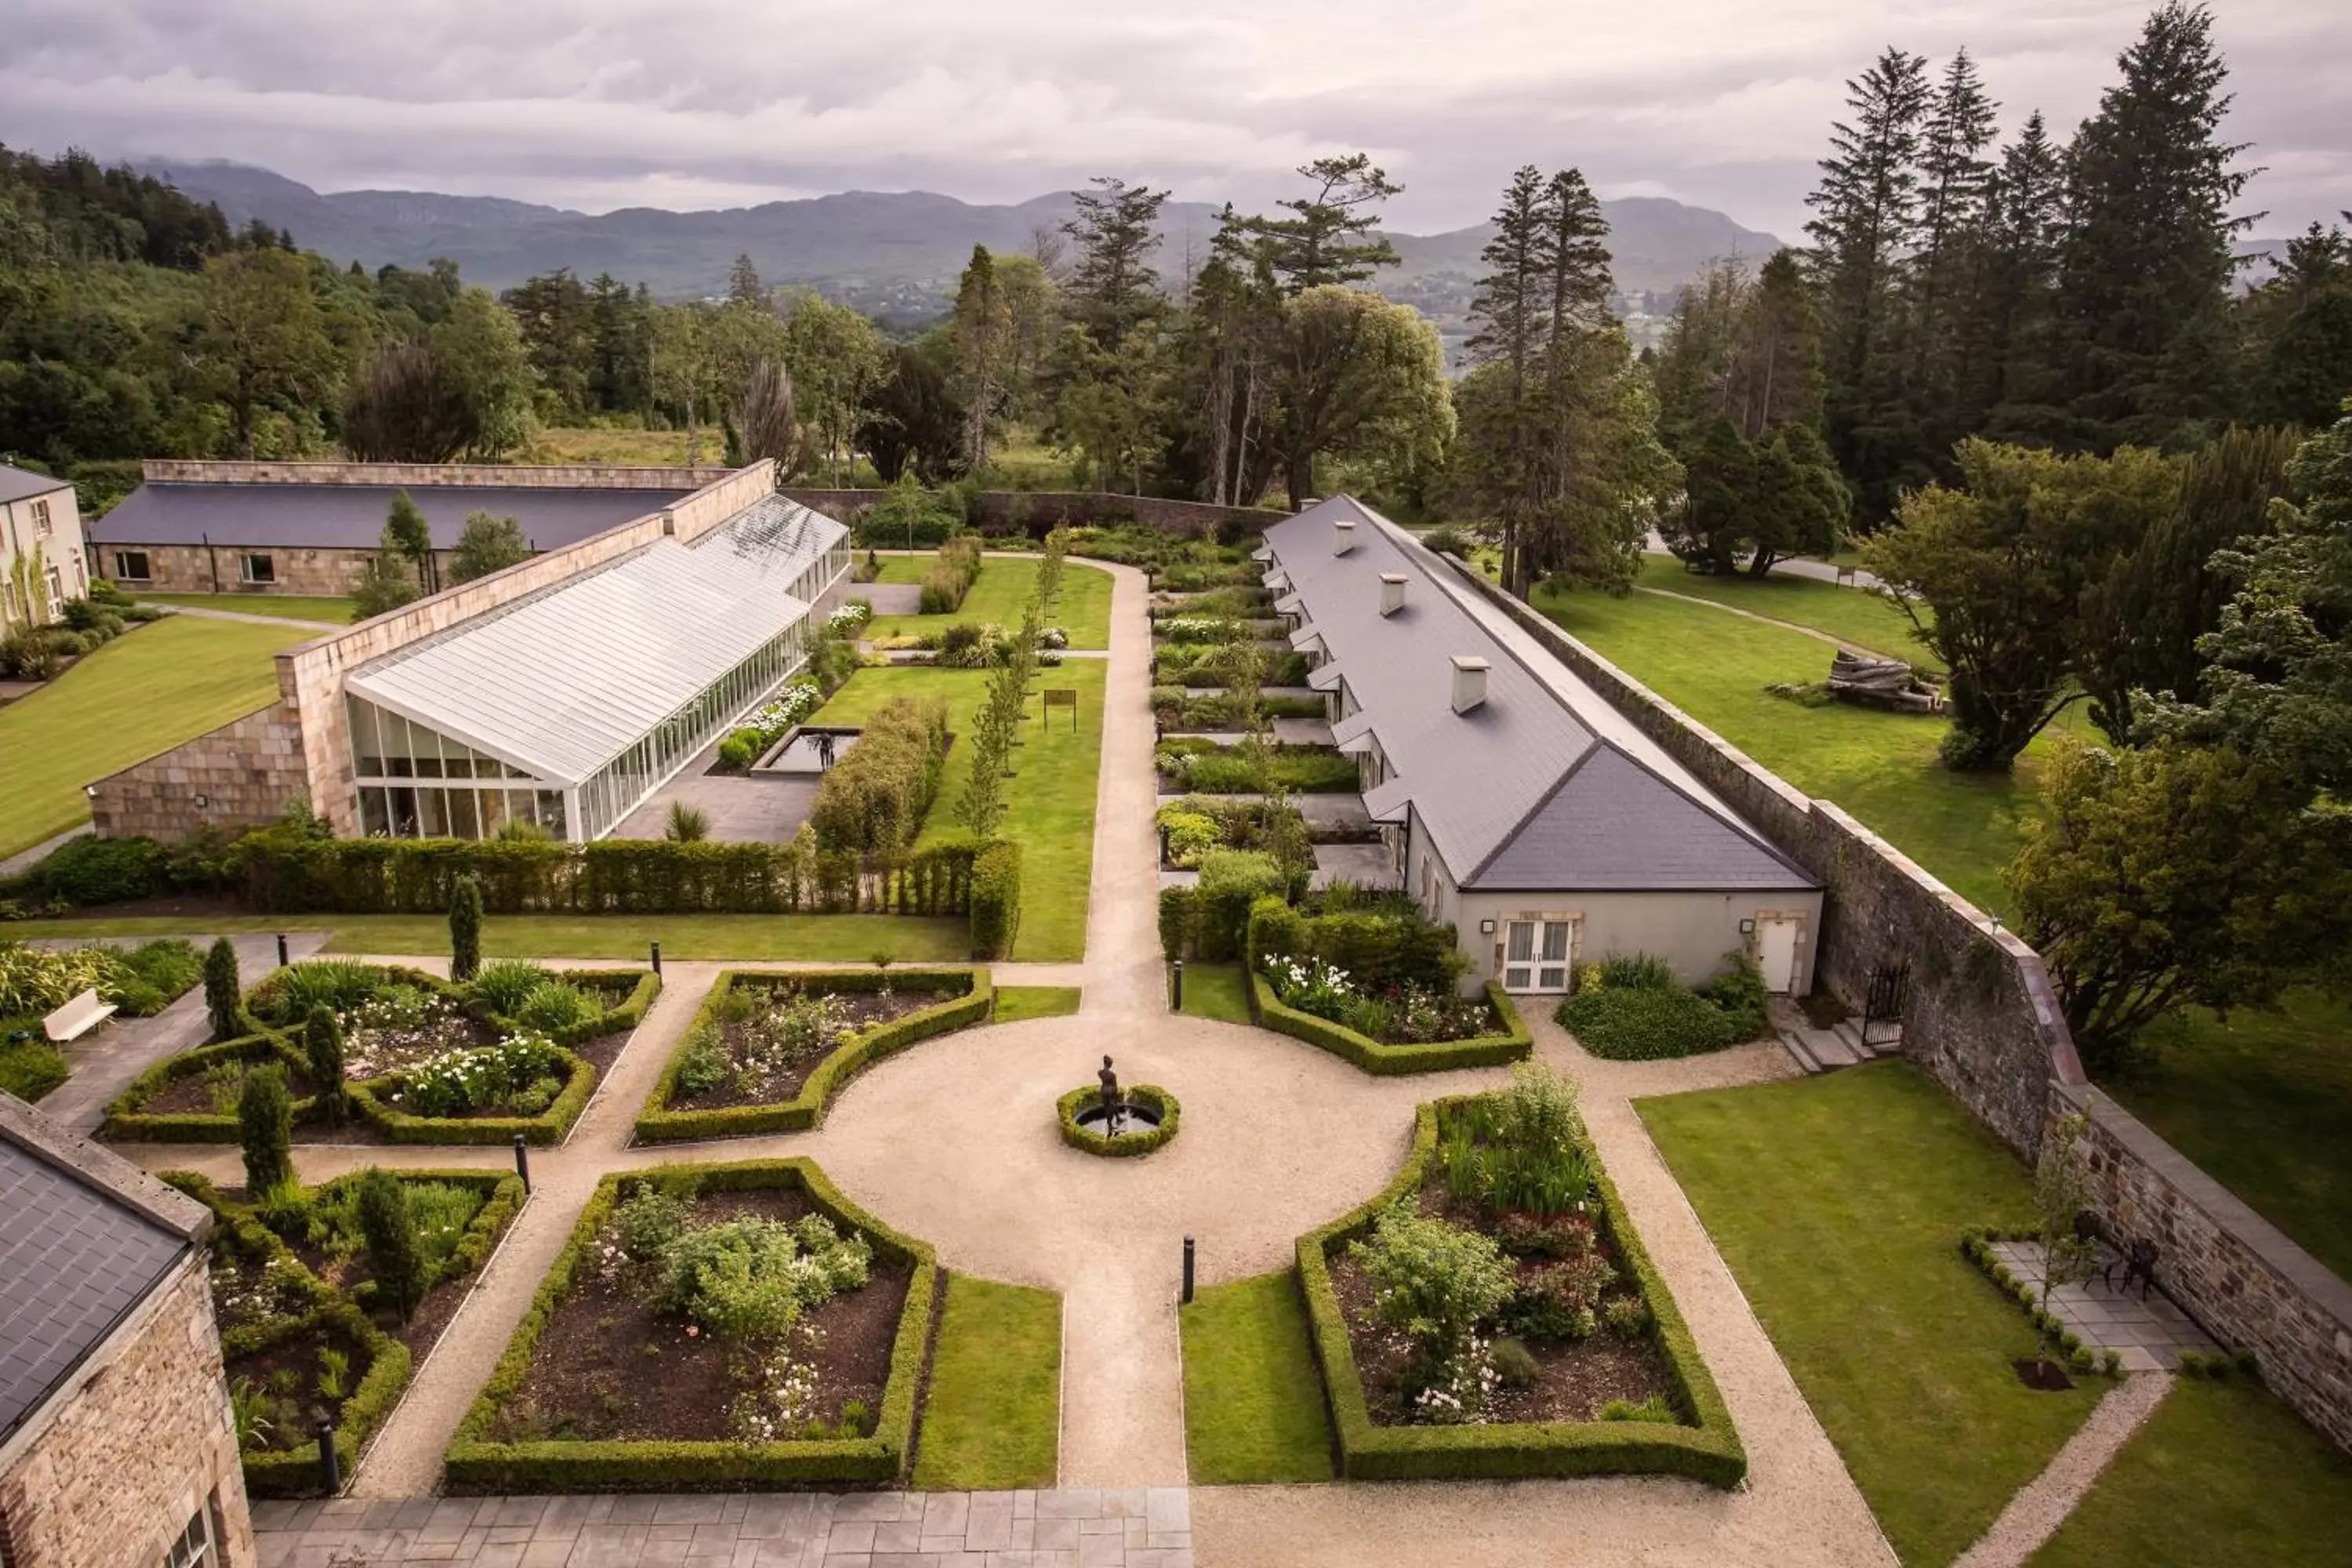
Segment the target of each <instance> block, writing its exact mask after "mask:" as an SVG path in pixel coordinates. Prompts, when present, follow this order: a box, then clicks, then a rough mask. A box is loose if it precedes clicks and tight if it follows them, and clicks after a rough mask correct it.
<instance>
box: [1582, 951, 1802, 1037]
mask: <svg viewBox="0 0 2352 1568" xmlns="http://www.w3.org/2000/svg"><path fill="white" fill-rule="evenodd" d="M1765 1002H1766V995H1765V991H1764V979H1763V976H1762V975H1760V974H1759V973H1757V969H1756V965H1755V963H1754V962H1753V961H1751V960H1750V959H1749V958H1748V955H1747V954H1746V953H1744V952H1728V953H1726V954H1724V970H1723V973H1720V974H1718V975H1717V976H1716V978H1714V979H1713V980H1711V981H1709V982H1708V983H1707V984H1705V985H1702V986H1700V987H1698V988H1697V989H1696V990H1685V988H1684V987H1683V984H1682V982H1681V981H1679V980H1677V979H1676V978H1675V971H1674V966H1673V965H1672V964H1670V963H1667V962H1666V961H1665V960H1664V959H1662V958H1656V957H1654V956H1651V955H1649V954H1646V953H1635V954H1633V956H1632V957H1630V958H1626V957H1612V958H1607V959H1603V960H1602V961H1601V962H1600V963H1589V964H1586V965H1585V966H1584V967H1583V968H1582V969H1581V970H1580V971H1579V972H1578V973H1577V977H1576V994H1574V995H1572V996H1570V997H1568V998H1567V999H1566V1000H1564V1001H1562V1002H1561V1003H1560V1005H1559V1009H1558V1011H1557V1012H1556V1013H1555V1015H1554V1016H1555V1017H1556V1018H1557V1019H1558V1020H1559V1026H1560V1027H1561V1028H1563V1029H1566V1030H1567V1031H1568V1032H1569V1033H1570V1034H1571V1035H1574V1036H1575V1037H1576V1043H1577V1044H1578V1045H1580V1046H1582V1047H1584V1048H1585V1049H1586V1050H1588V1051H1590V1052H1591V1053H1592V1054H1593V1055H1594V1056H1596V1057H1606V1058H1610V1059H1611V1060H1613V1061H1657V1060H1662V1059H1664V1058H1670V1057H1688V1056H1697V1055H1699V1054H1701V1053H1703V1052H1706V1051H1719V1050H1721V1049H1723V1048H1724V1047H1726V1046H1733V1045H1738V1043H1740V1042H1741V1041H1743V1040H1755V1039H1764V1038H1768V1037H1769V1036H1770V1034H1771V1024H1770V1021H1769V1018H1768V1017H1767V1016H1766V1014H1765Z"/></svg>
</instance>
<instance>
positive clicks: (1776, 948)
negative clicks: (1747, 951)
mask: <svg viewBox="0 0 2352 1568" xmlns="http://www.w3.org/2000/svg"><path fill="white" fill-rule="evenodd" d="M1798 924H1799V922H1798V921H1791V920H1773V919H1765V920H1760V921H1757V922H1756V967H1757V968H1758V969H1759V970H1761V971H1762V972H1763V974H1764V989H1766V990H1767V991H1769V992H1771V993H1772V994H1775V995H1779V996H1785V995H1787V994H1789V993H1790V991H1793V990H1795V989H1796V984H1797V928H1798Z"/></svg>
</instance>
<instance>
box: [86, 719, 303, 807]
mask: <svg viewBox="0 0 2352 1568" xmlns="http://www.w3.org/2000/svg"><path fill="white" fill-rule="evenodd" d="M309 799H310V773H309V770H308V769H307V768H306V766H305V765H304V763H303V758H302V725H301V722H300V721H299V718H298V717H297V716H296V714H295V712H294V710H292V709H290V708H289V707H287V706H286V705H284V704H283V703H279V702H272V703H271V704H269V706H268V707H267V708H261V709H257V710H255V711H253V712H251V713H248V714H247V715H246V716H245V717H244V718H242V719H235V720H231V721H229V722H228V723H226V724H224V725H222V726H221V727H220V728H219V729H217V730H211V731H206V732H205V733H204V734H201V735H198V736H197V737H196V738H195V739H194V740H193V741H186V742H182V743H181V744H179V745H176V746H174V747H173V748H172V749H171V750H170V751H168V752H159V753H158V754H156V755H154V756H152V757H149V758H148V759H147V760H146V761H145V762H142V763H132V764H131V766H129V767H127V768H125V769H123V770H122V771H121V773H110V774H109V775H108V776H107V777H105V778H102V779H100V780H99V781H98V782H97V783H96V784H92V785H91V786H90V795H89V819H90V824H91V826H93V827H95V828H96V829H97V831H98V835H99V837H101V838H134V837H147V838H157V839H163V840H167V841H168V840H172V839H178V838H185V837H188V836H189V835H190V834H193V833H198V832H201V831H203V830H205V829H206V828H222V829H229V828H238V827H258V826H263V825H264V824H267V823H271V822H275V821H277V820H278V818H279V817H280V816H284V815H285V813H286V808H287V805H289V803H291V802H294V801H307V800H309Z"/></svg>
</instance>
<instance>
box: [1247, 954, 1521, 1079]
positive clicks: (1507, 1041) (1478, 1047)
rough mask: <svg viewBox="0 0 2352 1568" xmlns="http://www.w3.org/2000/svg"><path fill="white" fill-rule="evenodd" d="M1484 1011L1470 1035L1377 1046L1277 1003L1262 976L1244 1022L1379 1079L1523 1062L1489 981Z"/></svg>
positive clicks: (1509, 1008)
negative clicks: (1481, 1026)
mask: <svg viewBox="0 0 2352 1568" xmlns="http://www.w3.org/2000/svg"><path fill="white" fill-rule="evenodd" d="M1276 962H1284V963H1287V962H1292V961H1289V960H1277V961H1276ZM1308 962H1311V961H1308ZM1324 967H1327V968H1328V966H1324ZM1343 978H1344V977H1343ZM1485 1005H1486V1009H1487V1017H1488V1019H1489V1024H1488V1026H1487V1027H1486V1029H1485V1030H1484V1031H1483V1032H1481V1033H1478V1034H1475V1035H1471V1036H1467V1037H1462V1038H1457V1039H1450V1040H1419V1041H1412V1042H1405V1041H1401V1040H1380V1039H1374V1038H1373V1037H1370V1036H1369V1035H1366V1034H1363V1033H1361V1032H1360V1031H1358V1030H1356V1029H1352V1028H1350V1027H1349V1026H1347V1025H1346V1024H1343V1023H1339V1022H1338V1021H1336V1020H1334V1019H1331V1018H1327V1017H1321V1016H1317V1015H1316V1014H1313V1013H1309V1012H1306V1011H1303V1010H1302V1009H1300V1008H1297V1007H1293V1006H1291V1005H1288V1004H1287V1003H1286V1002H1284V1001H1283V999H1282V995H1281V993H1280V992H1279V991H1277V990H1276V986H1275V985H1274V984H1272V983H1271V982H1269V981H1268V979H1267V977H1266V976H1265V974H1262V973H1253V974H1251V976H1250V1016H1252V1017H1253V1018H1255V1020H1256V1022H1257V1025H1258V1026H1259V1027H1260V1028H1263V1029H1272V1030H1273V1031H1274V1032H1275V1033H1276V1034H1279V1035H1288V1036H1289V1037H1291V1038H1293V1039H1296V1040H1304V1041H1306V1042H1307V1044H1308V1045H1310V1046H1318V1047H1321V1048H1322V1049H1324V1050H1327V1051H1329V1052H1330V1053H1331V1054H1332V1055H1334V1056H1337V1057H1343V1058H1346V1059H1347V1060H1349V1061H1350V1062H1352V1063H1354V1064H1355V1065H1356V1066H1358V1067H1360V1068H1363V1069H1364V1070H1365V1071H1366V1072H1368V1073H1373V1074H1376V1075H1378V1076H1381V1077H1389V1076H1392V1075H1397V1074H1402V1073H1415V1072H1444V1071H1445V1070H1447V1069H1449V1068H1475V1067H1500V1066H1502V1065H1504V1064H1505V1063H1507V1062H1515V1061H1520V1060H1523V1059H1524V1058H1526V1057H1527V1055H1528V1052H1529V1051H1530V1050H1532V1049H1533V1048H1534V1041H1533V1039H1532V1038H1531V1037H1529V1036H1528V1026H1527V1025H1526V1024H1525V1023H1524V1022H1522V1021H1521V1020H1520V1017H1519V1010H1518V1008H1517V1007H1516V1006H1514V1005H1512V1003H1511V999H1510V997H1509V996H1508V995H1507V994H1505V993H1504V991H1503V988H1502V986H1501V985H1499V984H1496V983H1494V982H1492V981H1489V982H1488V983H1487V985H1486V994H1485Z"/></svg>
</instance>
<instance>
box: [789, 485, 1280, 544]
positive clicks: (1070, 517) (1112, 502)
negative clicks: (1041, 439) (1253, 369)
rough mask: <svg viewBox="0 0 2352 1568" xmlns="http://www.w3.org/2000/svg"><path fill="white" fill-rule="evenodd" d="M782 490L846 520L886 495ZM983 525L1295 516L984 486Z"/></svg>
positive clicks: (1180, 525) (1201, 525) (1179, 528)
mask: <svg viewBox="0 0 2352 1568" xmlns="http://www.w3.org/2000/svg"><path fill="white" fill-rule="evenodd" d="M783 493H784V494H785V495H787V496H789V497H791V498H792V499H793V500H796V501H798V502H800V503H801V504H802V505H803V506H805V507H810V508H813V509H814V510H817V511H821V512H824V514H825V515H826V516H828V517H836V518H840V519H842V520H843V521H850V520H852V519H854V518H855V517H856V514H857V513H859V512H861V511H863V510H866V508H867V507H869V506H872V505H873V504H874V503H875V502H876V501H877V500H881V499H882V494H883V492H882V491H880V490H853V489H810V488H808V487H805V486H801V485H787V486H785V487H784V491H783ZM977 505H978V508H979V512H980V516H979V524H980V527H981V528H982V530H983V531H988V532H1003V533H1011V532H1016V531H1023V530H1026V531H1029V532H1032V533H1034V534H1038V535H1043V534H1044V533H1045V531H1047V530H1048V529H1051V528H1053V527H1055V525H1056V524H1061V523H1069V524H1072V525H1076V524H1080V523H1090V522H1102V523H1111V522H1140V523H1146V524H1149V525H1150V527H1153V528H1158V529H1164V530H1166V531H1169V532H1171V533H1183V534H1203V533H1209V532H1212V531H1214V530H1215V528H1216V527H1217V525H1218V524H1219V523H1222V522H1225V521H1239V522H1242V523H1244V524H1247V525H1248V526H1250V527H1252V528H1264V527H1266V526H1267V525H1268V524H1271V523H1275V522H1279V521H1282V520H1283V519H1284V518H1286V517H1288V516H1289V515H1290V514H1289V513H1288V512H1286V511H1275V510H1268V509H1266V508H1264V507H1250V506H1212V505H1210V504H1209V503H1207V502H1205V501H1191V500H1168V499H1165V498H1163V497H1160V496H1123V495H1114V494H1111V493H1109V492H1108V491H1097V490H983V491H982V492H981V494H980V497H979V500H978V502H977Z"/></svg>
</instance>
